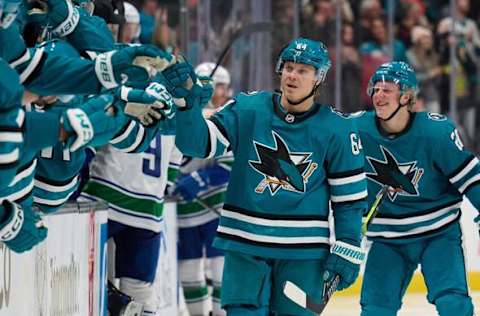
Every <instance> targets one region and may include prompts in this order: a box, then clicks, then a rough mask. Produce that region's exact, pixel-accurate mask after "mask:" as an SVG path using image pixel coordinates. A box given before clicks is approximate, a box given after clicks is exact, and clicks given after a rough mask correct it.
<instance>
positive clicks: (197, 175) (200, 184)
mask: <svg viewBox="0 0 480 316" xmlns="http://www.w3.org/2000/svg"><path fill="white" fill-rule="evenodd" d="M208 182H209V179H208V174H207V173H206V172H204V171H198V172H197V171H194V172H192V173H189V174H186V175H183V176H181V177H180V179H179V180H178V181H177V183H176V185H175V189H174V190H173V195H174V196H179V197H181V198H182V200H184V201H185V202H190V201H192V200H194V199H196V198H198V196H199V194H200V193H201V192H203V191H205V190H207V189H208V185H209V184H208Z"/></svg>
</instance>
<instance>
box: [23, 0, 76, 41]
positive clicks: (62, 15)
mask: <svg viewBox="0 0 480 316" xmlns="http://www.w3.org/2000/svg"><path fill="white" fill-rule="evenodd" d="M27 15H28V19H29V22H32V23H34V24H36V25H40V26H43V27H45V26H47V25H48V26H50V27H51V28H52V29H53V31H52V33H53V35H55V36H59V37H65V36H67V35H69V34H71V33H72V32H73V31H74V30H75V27H76V26H77V25H78V22H79V21H80V14H79V12H78V10H77V9H76V8H75V7H74V6H73V5H72V4H71V3H70V1H67V0H36V1H29V2H28V11H27Z"/></svg>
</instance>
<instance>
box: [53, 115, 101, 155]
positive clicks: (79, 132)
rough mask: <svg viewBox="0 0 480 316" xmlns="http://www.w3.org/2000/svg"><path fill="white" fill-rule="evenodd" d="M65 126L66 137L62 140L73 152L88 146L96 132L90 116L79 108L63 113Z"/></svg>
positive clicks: (62, 119)
mask: <svg viewBox="0 0 480 316" xmlns="http://www.w3.org/2000/svg"><path fill="white" fill-rule="evenodd" d="M60 120H61V121H60V122H61V123H62V124H63V130H64V132H65V133H66V135H65V136H64V137H62V138H65V139H64V142H65V147H66V148H69V149H70V151H71V152H74V151H75V150H77V149H79V148H80V147H82V146H84V145H86V144H88V143H89V142H90V141H91V140H92V138H93V135H94V130H93V126H92V123H91V122H90V118H89V117H88V115H87V114H86V113H85V112H84V111H83V110H82V109H79V108H74V109H68V110H66V111H65V112H63V113H62V117H61V119H60Z"/></svg>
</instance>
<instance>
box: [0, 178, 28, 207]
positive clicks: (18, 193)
mask: <svg viewBox="0 0 480 316" xmlns="http://www.w3.org/2000/svg"><path fill="white" fill-rule="evenodd" d="M33 184H34V181H33V178H32V181H31V182H30V183H29V184H28V185H27V186H26V187H24V188H22V189H21V190H20V191H16V192H13V193H11V194H9V195H5V196H1V197H0V202H2V201H3V200H8V201H16V200H18V199H21V198H23V197H25V196H27V195H28V194H29V193H30V192H32V189H33Z"/></svg>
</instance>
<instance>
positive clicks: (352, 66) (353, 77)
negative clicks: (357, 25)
mask: <svg viewBox="0 0 480 316" xmlns="http://www.w3.org/2000/svg"><path fill="white" fill-rule="evenodd" d="M354 43H355V41H354V30H353V25H351V24H345V25H344V26H343V29H342V54H341V58H342V59H341V60H342V104H341V105H342V110H343V111H345V112H355V111H358V110H361V106H362V104H360V103H359V101H358V96H359V95H360V94H361V91H360V77H361V59H360V54H359V52H358V50H357V48H356V47H355V45H354Z"/></svg>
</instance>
